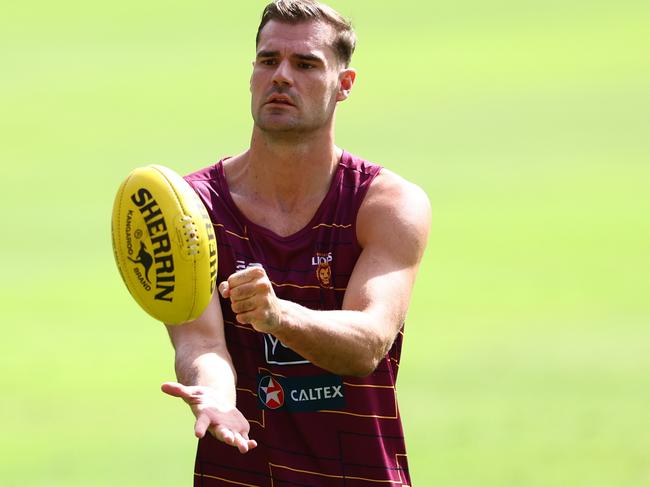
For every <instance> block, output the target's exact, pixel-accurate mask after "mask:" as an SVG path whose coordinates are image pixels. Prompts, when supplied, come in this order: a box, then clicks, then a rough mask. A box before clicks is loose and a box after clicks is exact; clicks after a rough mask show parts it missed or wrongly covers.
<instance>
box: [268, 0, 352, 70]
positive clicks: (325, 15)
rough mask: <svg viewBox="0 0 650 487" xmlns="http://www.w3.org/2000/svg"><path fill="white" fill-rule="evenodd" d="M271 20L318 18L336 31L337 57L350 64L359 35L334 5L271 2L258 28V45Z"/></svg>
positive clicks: (292, 0)
mask: <svg viewBox="0 0 650 487" xmlns="http://www.w3.org/2000/svg"><path fill="white" fill-rule="evenodd" d="M271 20H277V21H278V22H285V23H287V24H299V23H301V22H307V21H310V20H318V21H321V22H324V23H326V24H328V25H330V26H332V27H333V28H334V31H335V32H336V36H335V37H334V42H333V45H332V48H333V49H334V52H335V53H336V57H337V58H338V60H339V62H340V63H341V64H343V65H344V66H345V67H346V68H347V67H348V66H349V65H350V60H351V59H352V54H353V53H354V48H355V46H356V43H357V37H356V35H355V33H354V29H353V28H352V23H351V22H350V21H349V20H347V19H346V18H344V17H343V16H342V15H341V14H340V13H338V12H337V11H336V10H334V9H333V8H332V7H329V6H327V5H325V4H322V3H318V2H316V1H314V0H275V1H274V2H271V3H269V4H268V5H267V6H266V7H265V8H264V11H263V12H262V20H261V22H260V25H259V27H258V28H257V36H256V37H255V45H256V46H257V45H258V44H259V42H260V32H262V29H263V28H264V26H265V25H266V24H268V23H269V22H270V21H271Z"/></svg>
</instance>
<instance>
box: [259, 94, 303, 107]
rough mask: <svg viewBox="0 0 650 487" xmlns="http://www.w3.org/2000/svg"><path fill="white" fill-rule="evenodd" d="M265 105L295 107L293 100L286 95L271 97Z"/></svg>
mask: <svg viewBox="0 0 650 487" xmlns="http://www.w3.org/2000/svg"><path fill="white" fill-rule="evenodd" d="M265 105H280V106H287V107H295V106H296V105H295V104H294V103H292V101H291V99H290V98H289V97H288V96H286V95H271V96H270V97H269V98H268V100H267V101H266V103H265Z"/></svg>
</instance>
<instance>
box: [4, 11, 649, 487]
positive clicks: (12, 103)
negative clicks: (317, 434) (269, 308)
mask: <svg viewBox="0 0 650 487" xmlns="http://www.w3.org/2000/svg"><path fill="white" fill-rule="evenodd" d="M264 4H265V2H263V1H249V2H239V4H237V6H236V7H235V6H232V7H226V6H222V5H221V4H219V3H217V2H208V1H196V2H191V3H189V4H187V3H185V4H182V3H180V2H170V1H162V2H161V1H159V2H151V1H141V2H137V3H131V2H125V1H122V0H116V1H114V2H111V3H99V4H98V3H89V2H81V1H72V0H63V1H62V2H24V3H13V4H10V5H6V6H3V7H2V14H1V15H0V60H1V61H2V64H1V67H0V133H1V134H2V135H1V136H0V163H1V167H2V191H1V192H0V201H1V203H2V207H3V208H7V209H8V216H7V218H6V219H5V224H4V225H3V230H2V232H1V233H2V239H0V249H1V250H2V252H0V259H1V260H0V264H1V266H0V269H1V275H2V279H1V281H0V303H1V308H0V309H1V315H0V316H1V317H2V322H3V338H2V340H0V351H1V353H0V370H1V371H2V374H1V376H0V390H1V391H2V399H1V400H0V485H3V486H25V485H29V486H48V487H50V486H82V485H83V486H87V485H93V486H117V485H119V486H142V485H157V486H178V485H190V483H191V478H192V475H191V474H192V465H193V457H194V440H193V437H192V422H191V418H190V413H189V411H188V410H186V407H185V406H184V405H183V404H180V403H176V402H175V401H174V400H173V399H171V398H167V397H164V396H163V395H162V393H160V392H159V390H158V388H159V384H160V383H161V382H162V381H164V380H168V379H170V378H173V364H172V350H171V347H170V346H169V344H168V339H167V337H166V334H165V332H164V330H163V329H162V328H161V326H160V325H158V324H157V323H155V322H154V321H153V320H151V319H150V318H148V317H147V316H146V315H145V314H144V313H143V312H141V311H140V310H139V309H138V308H137V307H136V305H135V304H134V302H132V300H131V298H130V296H128V294H127V292H126V290H125V288H124V286H123V284H122V282H121V281H120V278H119V275H118V273H117V271H116V269H115V265H114V262H113V258H112V254H111V248H110V228H109V227H110V211H111V206H112V202H113V196H114V193H115V190H116V188H117V186H118V185H119V183H120V181H121V179H122V178H123V177H124V176H125V175H126V174H127V173H128V172H129V171H130V170H131V169H132V168H133V167H135V166H139V165H143V164H147V163H165V164H168V165H170V166H171V167H173V168H175V169H176V170H177V171H179V172H189V171H191V170H194V169H197V168H199V167H203V166H205V165H207V164H208V163H210V162H212V161H214V160H216V159H217V158H219V157H220V156H222V155H226V154H233V153H236V152H238V151H240V150H243V149H244V148H245V147H246V145H247V143H248V137H249V133H250V126H251V122H250V116H249V111H248V91H247V90H248V87H247V83H248V77H249V74H250V61H251V60H252V58H253V49H254V42H253V39H254V34H255V29H256V25H257V21H258V17H259V13H260V11H261V9H262V7H263V5H264ZM330 4H331V5H332V6H334V7H336V8H339V9H340V10H341V11H342V12H343V13H345V14H346V15H348V16H350V17H352V19H353V21H354V23H355V24H356V27H357V31H358V34H359V38H360V41H359V46H358V51H357V54H356V56H355V59H354V63H353V64H354V66H355V67H357V68H358V70H359V78H358V82H357V86H356V88H355V91H354V93H353V96H352V98H351V99H350V100H349V101H348V102H346V103H345V104H344V105H342V106H341V107H340V112H339V117H338V142H339V144H340V145H341V146H343V147H345V148H346V149H348V150H350V151H351V152H354V153H357V154H359V155H362V156H365V157H366V158H369V159H371V160H374V161H377V162H379V163H381V164H383V165H385V166H387V167H389V168H391V169H393V170H395V171H397V172H399V173H400V174H402V175H404V176H405V177H407V178H409V179H412V180H414V181H416V182H418V183H419V184H420V185H421V186H422V187H423V188H424V189H425V190H426V191H427V193H428V194H429V196H430V198H431V201H432V205H433V210H434V211H433V227H432V234H431V241H430V246H429V249H428V253H427V255H426V258H425V262H424V264H423V267H422V270H421V273H420V276H419V280H418V283H417V287H416V290H415V295H414V297H413V303H412V308H411V312H410V314H409V318H408V322H407V333H406V342H405V349H404V355H403V362H402V368H401V372H400V380H399V394H400V406H401V410H402V414H403V417H404V422H405V428H406V430H407V444H408V447H409V458H410V466H411V470H412V478H413V481H414V485H416V486H445V487H450V486H453V487H476V486H481V487H505V486H508V487H509V486H513V487H524V486H525V487H565V486H571V487H577V486H585V487H614V486H616V487H618V486H626V487H637V486H638V487H641V486H646V485H650V436H649V435H648V434H647V431H648V430H650V414H649V413H648V411H650V327H649V326H648V325H650V299H649V297H648V295H649V291H650V285H649V280H650V279H649V277H648V276H650V218H649V215H650V192H649V191H648V187H649V186H650V56H648V52H650V36H649V35H648V26H649V25H650V4H648V3H647V2H641V1H635V0H622V1H619V2H604V1H598V0H596V1H590V2H587V1H577V0H574V1H571V0H569V1H566V2H559V1H554V0H550V1H544V2H542V1H524V2H514V1H511V0H503V1H498V2H487V3H486V2H479V1H477V0H464V1H460V2H440V3H427V4H424V3H420V2H417V1H413V0H405V1H403V2H400V3H399V4H395V3H393V2H376V1H375V2H372V1H370V0H355V2H343V1H342V0H339V1H332V2H330ZM12 218H14V219H13V220H12Z"/></svg>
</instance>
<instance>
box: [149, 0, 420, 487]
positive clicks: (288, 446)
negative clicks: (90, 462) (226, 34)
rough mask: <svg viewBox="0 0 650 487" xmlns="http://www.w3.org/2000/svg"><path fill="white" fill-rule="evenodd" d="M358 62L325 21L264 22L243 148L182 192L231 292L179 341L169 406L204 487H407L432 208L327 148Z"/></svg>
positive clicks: (343, 34) (285, 0) (415, 192)
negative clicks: (414, 363)
mask: <svg viewBox="0 0 650 487" xmlns="http://www.w3.org/2000/svg"><path fill="white" fill-rule="evenodd" d="M354 45H355V37H354V33H353V31H352V29H351V27H350V24H349V23H348V22H347V21H346V20H345V19H343V18H342V17H341V16H340V15H339V14H338V13H337V12H335V11H334V10H332V9H331V8H329V7H327V6H325V5H322V4H318V3H315V2H314V1H311V0H277V1H276V2H274V3H272V4H269V5H268V6H267V7H266V9H265V10H264V13H263V16H262V22H261V24H260V27H259V30H258V35H257V53H256V58H255V61H254V63H253V73H252V76H251V80H250V90H251V111H252V115H253V120H254V128H253V133H252V138H251V143H250V148H249V149H248V150H247V151H245V152H244V153H242V154H240V155H237V156H235V157H232V158H227V159H224V160H223V161H221V162H219V163H218V164H216V165H214V166H211V167H208V168H206V169H203V170H201V171H199V172H197V173H194V174H192V175H190V176H188V177H187V178H186V179H187V181H188V182H189V183H190V184H191V185H192V186H193V188H194V189H195V190H196V191H197V193H198V194H199V195H200V197H201V199H202V200H203V201H204V203H205V205H206V207H207V208H208V211H209V212H210V215H211V218H212V220H213V223H214V225H215V229H216V232H217V240H218V245H219V276H218V279H219V282H220V284H219V286H218V293H216V292H215V296H214V298H213V300H212V302H211V303H210V305H209V306H208V308H207V309H206V311H205V312H204V313H203V315H202V316H201V317H199V318H198V319H197V320H195V321H193V322H191V323H188V324H185V325H182V326H173V327H168V331H169V334H170V336H171V339H172V342H173V344H174V347H175V350H176V372H177V376H178V380H179V382H180V383H173V382H170V383H165V384H163V386H162V389H163V391H164V392H166V393H168V394H170V395H173V396H177V397H180V398H183V399H184V400H185V401H186V402H187V403H188V404H189V405H190V407H191V409H192V411H193V413H194V415H195V416H196V423H195V433H196V436H197V437H199V438H201V439H200V441H199V447H198V452H197V459H196V470H195V482H196V485H202V486H212V485H254V486H279V485H318V486H320V485H327V486H330V485H334V486H336V485H341V486H342V485H346V486H356V485H359V486H361V485H377V483H378V482H379V483H388V484H389V485H400V486H401V485H410V477H409V473H408V466H407V461H406V450H405V446H404V439H403V435H402V427H401V423H400V418H399V411H398V408H397V402H396V397H395V381H396V376H397V371H398V367H399V359H400V350H401V344H402V336H403V335H402V333H403V331H402V327H403V322H404V319H405V316H406V312H407V307H408V304H409V299H410V295H411V290H412V286H413V283H414V280H415V275H416V271H417V268H418V266H419V263H420V259H421V257H422V253H423V251H424V247H425V244H426V239H427V235H428V231H429V221H430V208H429V203H428V200H427V198H426V196H425V194H424V193H423V192H422V190H420V189H419V188H417V187H416V186H414V185H412V184H410V183H408V182H406V181H405V180H403V179H401V178H400V177H399V176H397V175H395V174H394V173H392V172H390V171H388V170H386V169H382V168H380V167H379V166H376V165H374V164H371V163H369V162H366V161H363V160H361V159H359V158H357V157H354V156H352V155H351V154H349V153H347V152H345V151H343V150H341V149H339V148H338V147H336V146H335V144H334V114H335V110H336V106H337V104H338V103H339V102H342V101H344V100H346V99H347V98H348V96H349V95H350V92H351V90H352V87H353V85H354V81H355V77H356V73H355V71H354V70H353V69H351V68H350V67H349V62H350V57H351V55H352V52H353V51H354ZM207 432H209V433H210V434H206V433H207ZM242 453H247V454H246V455H242Z"/></svg>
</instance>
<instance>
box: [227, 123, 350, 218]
mask: <svg viewBox="0 0 650 487" xmlns="http://www.w3.org/2000/svg"><path fill="white" fill-rule="evenodd" d="M332 132H333V131H332V130H327V131H323V132H321V133H316V134H306V135H305V134H303V135H295V134H291V135H285V136H280V137H278V136H277V135H276V134H268V133H265V132H263V131H261V130H260V129H259V128H257V127H255V128H254V129H253V135H252V138H251V146H250V149H249V150H248V151H247V152H245V153H244V154H242V155H241V156H240V157H237V158H235V160H233V162H232V164H230V166H229V168H228V184H229V186H230V187H231V190H232V189H234V190H235V191H238V192H239V191H241V192H245V193H248V194H249V196H251V197H254V199H256V200H258V201H260V200H261V201H263V202H264V203H265V205H269V206H273V207H276V208H277V209H278V210H281V211H285V212H290V211H292V210H294V209H295V208H297V207H300V206H301V205H310V204H313V203H314V201H318V202H320V201H321V200H322V198H323V197H324V196H325V194H326V193H327V190H328V188H329V185H330V182H331V178H332V175H333V174H334V172H335V171H336V167H337V164H338V161H339V159H340V157H341V153H342V150H341V149H339V148H337V147H336V146H335V145H334V137H333V133H332Z"/></svg>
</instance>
